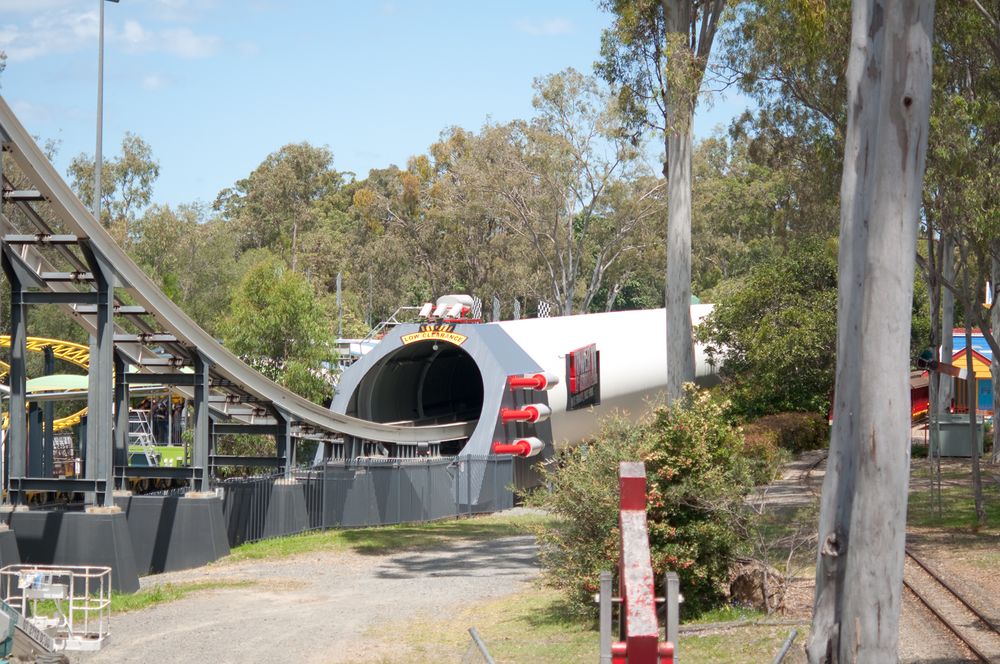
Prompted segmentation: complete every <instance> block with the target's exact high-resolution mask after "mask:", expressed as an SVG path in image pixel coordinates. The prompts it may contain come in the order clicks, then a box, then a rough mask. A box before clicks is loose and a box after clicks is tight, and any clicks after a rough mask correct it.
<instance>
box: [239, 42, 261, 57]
mask: <svg viewBox="0 0 1000 664" xmlns="http://www.w3.org/2000/svg"><path fill="white" fill-rule="evenodd" d="M236 48H237V50H238V51H239V53H240V55H242V56H244V57H253V56H255V55H260V44H258V43H257V42H252V41H241V42H240V43H239V44H237V45H236Z"/></svg>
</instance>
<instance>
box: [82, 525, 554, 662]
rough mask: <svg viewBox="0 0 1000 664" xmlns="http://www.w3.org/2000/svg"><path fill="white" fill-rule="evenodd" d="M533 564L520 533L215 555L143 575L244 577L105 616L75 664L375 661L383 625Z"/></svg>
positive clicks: (519, 581) (492, 586)
mask: <svg viewBox="0 0 1000 664" xmlns="http://www.w3.org/2000/svg"><path fill="white" fill-rule="evenodd" d="M537 573H538V569H537V558H536V548H535V542H534V539H533V538H532V537H530V536H520V537H508V538H503V539H494V540H482V541H477V540H458V541H452V542H449V543H447V544H446V545H443V546H441V547H440V548H434V549H424V550H421V551H416V552H404V553H397V554H391V555H384V556H383V555H378V556H375V555H362V554H358V553H353V552H318V553H309V554H303V555H300V556H294V557H290V558H285V559H282V560H277V561H251V562H241V563H235V564H222V565H213V566H211V567H208V568H201V569H197V570H192V571H190V572H186V573H172V574H164V575H160V576H159V577H150V578H149V579H147V580H146V581H147V583H150V582H152V583H166V582H187V581H202V580H211V581H218V580H222V579H226V580H247V581H250V582H252V585H250V586H247V587H238V588H224V589H217V590H206V591H201V592H198V593H196V594H194V595H191V596H189V597H186V598H184V599H181V600H178V601H176V602H171V603H168V604H162V605H159V606H155V607H153V608H150V609H146V610H144V611H136V612H133V613H126V614H123V615H120V616H113V617H112V635H111V640H110V641H109V642H108V644H107V645H106V646H105V647H104V649H103V650H102V651H101V652H99V653H95V654H79V653H74V654H72V661H73V662H74V663H76V662H79V663H81V664H105V663H107V664H110V663H112V662H113V663H115V664H139V663H149V664H159V663H162V662H185V663H201V662H205V663H213V664H223V663H226V662H233V663H236V662H239V663H241V664H242V663H246V662H296V663H299V662H302V663H306V662H308V663H316V664H318V663H327V662H330V663H332V662H348V661H358V658H359V656H362V655H363V656H364V660H365V661H379V660H380V659H381V658H383V657H385V658H390V657H391V655H392V652H393V650H392V648H393V647H392V643H393V637H392V634H388V633H385V632H384V631H381V630H382V629H383V628H384V627H385V626H386V625H388V624H390V623H396V624H398V622H399V620H401V619H403V620H405V619H407V618H409V617H413V618H416V617H427V616H434V615H441V614H444V613H448V612H451V611H453V610H454V609H455V607H457V606H460V605H463V604H467V603H472V602H480V601H484V600H489V599H494V598H497V597H500V596H503V595H507V594H511V593H515V592H519V591H521V590H523V589H524V587H525V586H526V584H527V583H529V582H530V581H531V580H532V579H534V578H535V576H536V575H537Z"/></svg>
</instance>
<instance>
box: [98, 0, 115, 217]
mask: <svg viewBox="0 0 1000 664" xmlns="http://www.w3.org/2000/svg"><path fill="white" fill-rule="evenodd" d="M105 1H107V2H114V3H117V2H118V0H97V4H98V5H99V6H100V12H99V13H100V18H99V19H98V22H99V24H100V27H99V28H98V40H97V149H96V150H95V152H94V218H95V219H97V222H98V223H100V222H101V144H102V140H101V139H102V136H101V134H102V132H103V130H104V3H105Z"/></svg>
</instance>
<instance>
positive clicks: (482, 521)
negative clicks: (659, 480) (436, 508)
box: [225, 514, 552, 562]
mask: <svg viewBox="0 0 1000 664" xmlns="http://www.w3.org/2000/svg"><path fill="white" fill-rule="evenodd" d="M551 521H552V517H548V516H542V515H535V514H522V515H518V516H505V515H491V516H482V517H473V518H468V519H449V520H446V521H434V522H431V523H422V524H407V525H398V526H383V527H379V528H358V529H353V530H327V531H325V532H310V533H304V534H301V535H293V536H290V537H278V538H274V539H268V540H262V541H260V542H254V543H252V544H244V545H242V546H238V547H236V548H235V549H233V551H232V553H231V554H230V556H229V557H228V558H226V559H225V560H226V561H234V562H235V561H240V560H260V559H264V558H268V559H270V558H284V557H287V556H294V555H297V554H301V553H310V552H313V551H344V550H351V551H355V552H357V553H362V554H386V553H395V552H399V551H407V550H412V549H426V548H430V547H434V546H440V545H442V544H446V543H447V542H448V541H450V540H454V539H464V538H471V539H480V540H484V539H497V538H499V537H509V536H511V535H524V534H529V533H534V532H536V530H537V529H538V528H539V527H541V526H542V525H544V524H546V523H550V522H551Z"/></svg>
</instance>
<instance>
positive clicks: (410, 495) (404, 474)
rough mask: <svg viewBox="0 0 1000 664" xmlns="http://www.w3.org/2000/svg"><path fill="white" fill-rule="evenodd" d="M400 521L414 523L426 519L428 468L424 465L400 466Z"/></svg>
mask: <svg viewBox="0 0 1000 664" xmlns="http://www.w3.org/2000/svg"><path fill="white" fill-rule="evenodd" d="M397 482H398V483H399V521H398V523H412V522H414V521H426V520H427V511H426V507H425V505H424V502H425V501H424V497H425V496H426V495H427V469H426V468H424V467H423V466H416V465H410V464H408V465H405V466H400V467H399V479H398V480H397Z"/></svg>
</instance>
